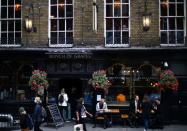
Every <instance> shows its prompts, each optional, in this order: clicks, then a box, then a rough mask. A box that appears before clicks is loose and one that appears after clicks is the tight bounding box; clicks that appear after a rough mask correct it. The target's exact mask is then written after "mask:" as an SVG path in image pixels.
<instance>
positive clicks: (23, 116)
mask: <svg viewBox="0 0 187 131" xmlns="http://www.w3.org/2000/svg"><path fill="white" fill-rule="evenodd" d="M19 114H20V128H21V131H29V130H32V128H33V122H32V118H31V117H30V115H29V114H27V112H26V111H25V109H24V107H20V108H19Z"/></svg>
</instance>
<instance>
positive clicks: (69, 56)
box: [49, 54, 92, 59]
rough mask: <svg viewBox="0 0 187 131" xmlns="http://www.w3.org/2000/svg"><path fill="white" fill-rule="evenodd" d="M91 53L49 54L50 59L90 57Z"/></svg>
mask: <svg viewBox="0 0 187 131" xmlns="http://www.w3.org/2000/svg"><path fill="white" fill-rule="evenodd" d="M91 57H92V56H91V54H49V58H50V59H91Z"/></svg>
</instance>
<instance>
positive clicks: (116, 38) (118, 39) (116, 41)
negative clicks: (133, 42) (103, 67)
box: [114, 31, 121, 44]
mask: <svg viewBox="0 0 187 131" xmlns="http://www.w3.org/2000/svg"><path fill="white" fill-rule="evenodd" d="M114 44H121V32H119V31H117V32H114Z"/></svg>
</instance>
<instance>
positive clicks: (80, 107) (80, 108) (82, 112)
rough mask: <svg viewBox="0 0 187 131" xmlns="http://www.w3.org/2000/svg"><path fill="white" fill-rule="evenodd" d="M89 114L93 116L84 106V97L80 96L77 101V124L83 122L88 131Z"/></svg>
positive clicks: (85, 130) (84, 128)
mask: <svg viewBox="0 0 187 131" xmlns="http://www.w3.org/2000/svg"><path fill="white" fill-rule="evenodd" d="M87 114H88V115H89V116H90V117H92V114H90V113H89V112H88V111H87V110H86V107H85V106H84V99H83V98H80V99H79V100H78V103H77V108H76V120H77V124H83V130H84V131H87V129H86V118H87Z"/></svg>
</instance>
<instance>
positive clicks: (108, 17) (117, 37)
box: [105, 0, 130, 47]
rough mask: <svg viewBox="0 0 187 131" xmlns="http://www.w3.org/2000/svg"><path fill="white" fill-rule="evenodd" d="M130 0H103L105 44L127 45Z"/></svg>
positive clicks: (107, 45)
mask: <svg viewBox="0 0 187 131" xmlns="http://www.w3.org/2000/svg"><path fill="white" fill-rule="evenodd" d="M129 8H130V0H105V46H106V47H125V46H129V35H130V33H129V28H130V26H129V21H130V20H129V14H130V13H129V11H130V9H129Z"/></svg>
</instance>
